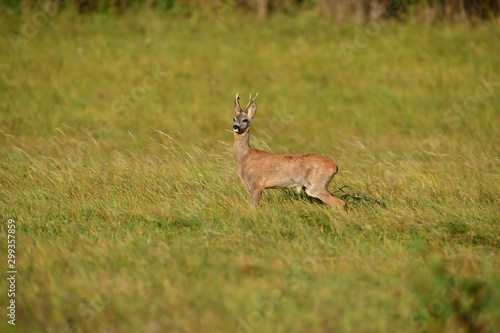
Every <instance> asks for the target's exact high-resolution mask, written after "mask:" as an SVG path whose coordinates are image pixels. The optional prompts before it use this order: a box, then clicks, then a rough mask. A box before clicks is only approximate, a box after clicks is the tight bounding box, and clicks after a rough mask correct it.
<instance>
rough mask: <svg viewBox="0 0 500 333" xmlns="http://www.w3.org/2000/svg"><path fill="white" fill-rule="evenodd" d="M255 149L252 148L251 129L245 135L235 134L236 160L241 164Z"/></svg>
mask: <svg viewBox="0 0 500 333" xmlns="http://www.w3.org/2000/svg"><path fill="white" fill-rule="evenodd" d="M252 151H253V149H252V148H251V147H250V129H249V130H248V131H246V132H245V133H243V134H236V133H234V159H235V160H236V163H237V164H239V163H241V162H242V161H243V159H244V158H245V156H247V155H248V154H250V153H251V152H252Z"/></svg>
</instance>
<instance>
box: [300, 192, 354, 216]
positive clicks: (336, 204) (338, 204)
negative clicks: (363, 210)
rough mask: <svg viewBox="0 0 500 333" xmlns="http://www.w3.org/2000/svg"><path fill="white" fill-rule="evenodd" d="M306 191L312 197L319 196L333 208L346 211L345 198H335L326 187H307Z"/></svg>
mask: <svg viewBox="0 0 500 333" xmlns="http://www.w3.org/2000/svg"><path fill="white" fill-rule="evenodd" d="M306 193H307V194H308V195H310V196H311V197H315V198H318V199H319V200H321V201H323V202H324V203H326V204H327V205H328V206H330V207H331V208H334V209H338V210H341V211H345V208H344V206H345V202H344V201H343V200H340V199H338V198H335V197H334V196H333V195H331V194H330V192H328V191H327V190H326V189H317V188H306Z"/></svg>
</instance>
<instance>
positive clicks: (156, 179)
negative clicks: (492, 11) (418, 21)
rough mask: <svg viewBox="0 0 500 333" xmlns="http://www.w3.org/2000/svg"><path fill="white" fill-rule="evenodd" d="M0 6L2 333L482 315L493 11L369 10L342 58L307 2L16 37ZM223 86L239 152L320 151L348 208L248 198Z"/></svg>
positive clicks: (478, 321) (493, 140) (475, 325)
mask: <svg viewBox="0 0 500 333" xmlns="http://www.w3.org/2000/svg"><path fill="white" fill-rule="evenodd" d="M0 15H1V20H0V22H2V23H1V24H0V28H1V32H2V33H1V34H0V51H1V54H3V57H2V61H1V62H0V89H1V91H2V98H1V99H0V130H1V132H0V204H1V211H0V219H1V221H2V224H1V231H2V234H3V235H6V233H7V220H8V219H9V218H14V219H15V220H16V221H17V233H16V237H17V247H16V251H17V252H16V257H17V270H18V280H17V288H18V290H17V293H16V304H17V308H16V309H17V315H18V317H17V322H16V331H17V332H79V331H81V332H170V331H172V332H234V331H241V332H247V331H248V332H251V331H253V332H303V331H309V332H460V331H462V332H498V331H499V330H500V315H499V312H498V308H499V306H500V304H499V297H500V287H499V286H500V269H499V267H500V259H499V258H500V257H499V247H500V226H499V221H498V220H499V214H500V201H499V192H500V179H499V171H498V170H499V167H500V163H499V161H500V160H499V156H500V148H499V147H500V146H499V138H500V129H499V127H498V124H499V123H500V117H499V115H500V112H499V109H498V105H500V86H499V83H498V82H499V81H500V72H499V68H500V57H498V54H499V53H500V38H499V36H500V29H499V26H498V24H497V23H495V22H490V23H488V24H485V25H480V26H477V27H475V28H470V27H463V26H455V27H452V26H438V27H433V28H425V27H420V26H415V25H412V24H408V25H397V24H389V25H388V26H385V27H383V28H382V29H381V30H380V33H379V34H378V35H376V36H374V37H371V38H370V39H369V43H368V44H367V45H366V47H365V48H363V49H360V50H358V51H357V52H356V54H354V55H352V57H351V58H350V59H349V60H350V61H348V59H346V57H345V56H344V55H343V53H342V51H341V48H340V44H341V43H353V41H354V39H355V38H356V36H357V35H358V34H359V30H357V29H358V28H357V27H355V26H349V25H345V26H336V25H334V24H331V23H329V22H327V21H321V20H316V19H315V18H312V17H308V16H307V14H303V15H301V16H297V17H282V16H275V17H272V18H271V19H269V20H268V21H266V22H265V23H260V24H257V23H256V22H255V18H254V17H253V16H245V15H244V16H242V17H240V18H238V19H234V18H229V17H227V18H223V19H220V20H216V19H213V20H208V21H203V20H199V19H196V18H191V19H190V18H175V17H169V16H161V15H158V14H154V13H148V12H144V13H138V14H135V15H133V14H126V15H123V16H115V17H114V16H105V15H99V14H96V15H93V16H78V15H75V14H72V13H70V12H63V13H60V14H58V15H57V16H55V17H54V18H53V19H51V21H50V23H49V24H48V25H47V26H44V27H42V28H40V29H39V30H38V32H37V34H36V36H34V37H33V38H31V39H29V40H28V41H27V43H25V44H23V45H21V47H20V49H19V52H17V53H15V52H14V51H13V49H12V47H11V45H10V42H9V39H8V38H7V33H8V32H13V33H18V34H19V33H20V30H21V29H22V24H23V22H22V21H21V20H20V19H19V18H16V17H15V16H8V13H7V14H5V13H2V14H0ZM25 15H26V16H27V17H31V15H32V13H25ZM360 28H361V31H363V29H364V27H363V26H361V27H360ZM155 69H159V70H160V72H165V73H168V74H167V75H166V76H160V79H159V84H158V85H157V86H156V87H155V88H151V89H150V90H148V89H143V90H141V89H142V88H144V87H145V84H144V82H145V81H144V80H149V75H151V71H152V70H153V71H154V70H155ZM481 78H484V79H491V80H492V81H493V83H492V85H491V86H490V88H491V91H490V90H484V89H483V88H481V87H484V85H483V84H484V83H483V81H482V79H481ZM151 82H152V81H147V84H149V86H151ZM141 87H142V88H141ZM478 87H479V88H478ZM477 89H483V90H481V91H483V92H484V91H487V92H489V93H488V94H483V95H484V97H482V98H481V99H478V100H477V103H476V104H474V100H473V96H475V94H476V90H477ZM237 91H241V93H242V95H243V96H245V95H248V94H249V93H255V92H259V100H258V104H259V109H258V112H257V115H256V118H255V120H254V121H253V123H252V128H253V130H252V139H251V142H252V145H253V146H254V147H256V148H260V149H265V150H268V151H273V152H276V153H292V152H297V153H298V152H313V153H318V154H322V155H324V156H329V157H334V158H335V159H336V160H337V162H338V164H339V166H340V172H339V174H338V175H337V177H336V178H335V179H334V181H333V182H332V184H331V185H330V190H331V191H332V192H335V195H337V196H339V197H341V198H342V199H344V200H346V202H347V205H348V208H349V211H348V213H346V214H342V213H338V212H333V211H330V210H329V209H328V208H327V207H325V206H324V205H322V204H321V203H319V202H318V201H316V200H312V199H310V198H308V197H307V196H306V195H302V194H301V195H297V194H296V193H295V192H294V191H292V190H290V191H288V190H285V191H272V190H269V191H265V192H264V195H263V198H262V203H261V207H260V208H259V209H251V208H249V198H248V195H247V193H246V192H245V190H244V187H243V185H242V184H241V183H240V181H239V179H238V178H237V176H236V170H235V165H234V161H233V157H232V141H233V134H232V133H231V120H232V117H233V107H232V104H233V101H234V95H235V93H236V92H237ZM133 92H135V93H136V94H140V93H144V92H145V93H144V94H143V95H140V96H139V97H140V98H135V99H133V100H131V102H133V103H134V105H133V106H126V105H125V104H118V103H119V102H116V101H117V99H118V101H119V99H120V96H121V95H122V94H132V93H133ZM471 96H472V97H471ZM469 102H470V103H473V104H471V105H472V106H470V107H467V108H465V107H463V106H462V107H461V108H459V109H456V110H455V111H453V106H454V105H455V104H457V103H459V104H460V103H461V104H462V105H463V103H469ZM114 103H115V104H114ZM243 103H245V100H244V101H243ZM117 105H118V107H117ZM447 110H448V112H447ZM449 110H452V111H449ZM460 110H461V111H460ZM343 186H347V187H343ZM341 187H343V188H342V190H339V188H341ZM0 247H1V248H2V250H1V251H0V253H1V254H0V259H1V262H2V263H5V265H4V264H2V265H4V266H2V267H4V269H5V267H6V262H7V250H6V248H7V245H6V237H2V240H1V241H0ZM5 270H6V269H5ZM7 289H8V285H7V282H6V280H5V279H2V280H1V282H0V290H2V294H3V295H4V296H2V301H1V304H2V306H6V304H7V301H8V300H7V296H6V294H7V292H6V290H7ZM4 309H5V308H4ZM6 321H7V319H6V316H5V315H4V319H2V323H1V325H3V328H2V330H3V329H4V328H6V327H7V326H10V325H7V323H6Z"/></svg>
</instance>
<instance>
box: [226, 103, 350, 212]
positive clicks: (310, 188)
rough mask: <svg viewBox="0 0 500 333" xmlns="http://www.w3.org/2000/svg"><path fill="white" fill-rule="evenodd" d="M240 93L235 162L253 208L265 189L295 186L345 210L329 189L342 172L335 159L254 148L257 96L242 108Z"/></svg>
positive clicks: (235, 119)
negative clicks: (251, 137)
mask: <svg viewBox="0 0 500 333" xmlns="http://www.w3.org/2000/svg"><path fill="white" fill-rule="evenodd" d="M239 95H240V93H237V94H236V100H235V101H234V111H235V112H236V116H235V117H234V119H233V132H234V159H235V160H236V166H237V170H238V176H239V177H240V179H241V180H242V181H243V183H244V184H245V186H246V188H247V190H248V192H249V193H250V203H251V205H252V206H253V207H256V206H258V205H259V201H260V197H261V194H262V190H264V189H266V188H288V187H295V189H296V190H297V192H298V193H300V191H301V190H303V189H305V191H306V193H307V194H308V195H310V196H312V197H315V198H318V199H320V200H321V201H323V202H324V203H326V204H327V205H328V206H330V207H332V208H337V209H339V210H344V206H345V202H344V201H342V200H340V199H338V198H335V197H334V196H332V195H331V194H330V193H329V192H328V190H327V186H328V183H330V180H332V178H333V176H335V174H336V173H337V171H338V167H337V163H335V160H333V159H331V158H325V157H322V156H319V155H315V154H271V153H268V152H265V151H262V150H256V149H252V148H251V147H250V144H249V139H250V122H251V121H252V119H253V117H254V116H255V113H256V112H257V104H256V103H255V100H256V99H257V96H258V94H257V95H255V97H254V98H253V99H252V95H250V102H248V105H247V106H246V107H245V109H243V110H242V109H241V106H240V103H239V102H238V100H239V98H240V97H239Z"/></svg>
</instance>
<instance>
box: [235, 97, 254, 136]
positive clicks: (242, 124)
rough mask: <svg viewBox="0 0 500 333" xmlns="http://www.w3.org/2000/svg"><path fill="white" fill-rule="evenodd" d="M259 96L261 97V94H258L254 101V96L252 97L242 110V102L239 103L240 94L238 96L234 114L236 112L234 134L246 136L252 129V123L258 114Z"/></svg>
mask: <svg viewBox="0 0 500 333" xmlns="http://www.w3.org/2000/svg"><path fill="white" fill-rule="evenodd" d="M257 96H259V94H256V95H255V97H254V98H253V99H252V95H250V101H249V102H248V104H247V106H246V107H245V109H243V110H241V106H240V102H239V101H238V100H239V99H240V93H237V94H236V100H235V101H234V112H236V115H235V116H234V118H233V132H234V133H236V134H244V133H246V132H247V131H248V130H249V129H250V121H251V120H252V119H253V117H254V116H255V113H256V112H257V104H256V103H255V100H256V99H257Z"/></svg>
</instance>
